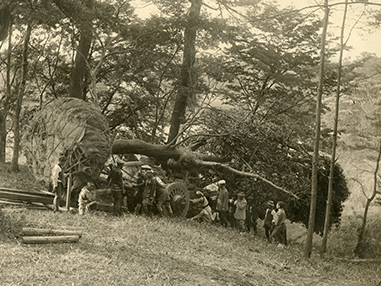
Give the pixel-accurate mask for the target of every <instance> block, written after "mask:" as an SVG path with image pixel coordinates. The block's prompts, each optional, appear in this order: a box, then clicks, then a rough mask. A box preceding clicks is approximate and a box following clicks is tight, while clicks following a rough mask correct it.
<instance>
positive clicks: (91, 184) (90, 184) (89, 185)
mask: <svg viewBox="0 0 381 286" xmlns="http://www.w3.org/2000/svg"><path fill="white" fill-rule="evenodd" d="M87 186H88V187H89V188H95V185H94V183H93V182H87Z"/></svg>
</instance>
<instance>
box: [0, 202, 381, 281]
mask: <svg viewBox="0 0 381 286" xmlns="http://www.w3.org/2000/svg"><path fill="white" fill-rule="evenodd" d="M2 212H3V216H4V217H3V220H4V221H5V223H4V225H5V229H4V231H5V232H7V231H10V232H11V233H10V234H11V235H8V236H7V237H8V238H7V239H6V240H5V241H4V243H2V244H1V245H0V277H1V278H2V283H3V285H262V286H264V285H309V284H311V285H353V286H355V285H356V286H358V285H375V282H376V281H377V279H379V278H378V277H377V276H376V275H375V273H376V271H377V268H378V265H375V264H353V263H348V262H343V261H339V260H332V259H322V258H320V257H318V256H317V255H313V257H312V258H311V259H305V258H303V255H302V249H301V247H300V245H298V244H291V245H290V246H288V247H287V248H284V249H280V248H278V247H277V246H275V245H268V244H267V243H266V242H265V240H264V238H263V237H262V235H261V236H260V237H254V235H253V234H251V235H247V234H245V235H240V234H238V233H237V232H236V231H235V230H232V229H225V228H223V227H219V226H216V225H203V224H199V223H195V222H191V221H187V220H183V219H165V218H163V219H159V218H146V217H141V216H134V215H125V216H124V217H122V218H115V217H113V216H110V215H106V214H104V213H101V212H97V213H92V214H89V215H87V216H83V217H81V216H79V215H75V214H71V213H53V212H49V211H39V210H27V209H23V208H12V207H6V208H3V210H2ZM10 218H12V220H10ZM9 221H12V225H10V222H9ZM21 227H38V228H61V229H63V228H66V229H76V228H79V229H81V230H83V231H84V234H83V236H82V238H81V239H80V241H79V242H78V243H74V244H50V245H25V244H22V243H21V237H20V234H21ZM12 235H14V239H10V238H9V237H12Z"/></svg>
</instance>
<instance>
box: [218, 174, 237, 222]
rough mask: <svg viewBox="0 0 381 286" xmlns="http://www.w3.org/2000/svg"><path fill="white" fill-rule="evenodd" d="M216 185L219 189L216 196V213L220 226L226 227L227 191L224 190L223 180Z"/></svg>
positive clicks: (224, 182) (224, 183)
mask: <svg viewBox="0 0 381 286" xmlns="http://www.w3.org/2000/svg"><path fill="white" fill-rule="evenodd" d="M217 184H218V187H219V191H218V196H217V206H216V211H217V212H218V213H219V217H220V222H221V224H222V225H223V226H225V227H228V226H229V222H228V211H229V191H228V190H227V189H226V181H225V180H221V181H219V182H218V183H217ZM233 214H234V213H233Z"/></svg>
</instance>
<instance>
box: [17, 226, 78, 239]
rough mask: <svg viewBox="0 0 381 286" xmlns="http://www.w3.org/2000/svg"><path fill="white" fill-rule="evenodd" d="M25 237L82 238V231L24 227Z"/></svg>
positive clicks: (23, 233)
mask: <svg viewBox="0 0 381 286" xmlns="http://www.w3.org/2000/svg"><path fill="white" fill-rule="evenodd" d="M21 231H22V235H23V236H47V235H59V236H68V235H69V236H70V235H78V236H79V237H82V231H77V230H67V229H50V228H31V227H23V228H22V230H21Z"/></svg>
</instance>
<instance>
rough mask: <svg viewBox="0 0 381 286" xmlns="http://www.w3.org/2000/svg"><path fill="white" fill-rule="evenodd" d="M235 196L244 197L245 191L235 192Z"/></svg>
mask: <svg viewBox="0 0 381 286" xmlns="http://www.w3.org/2000/svg"><path fill="white" fill-rule="evenodd" d="M237 196H238V197H245V193H244V192H239V193H238V194H237Z"/></svg>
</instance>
